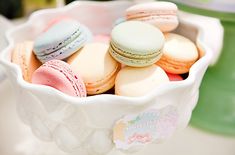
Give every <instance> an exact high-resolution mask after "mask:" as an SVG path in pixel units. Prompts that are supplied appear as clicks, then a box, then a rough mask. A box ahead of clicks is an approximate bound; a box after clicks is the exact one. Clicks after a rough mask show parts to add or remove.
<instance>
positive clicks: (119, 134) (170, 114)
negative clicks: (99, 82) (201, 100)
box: [113, 106, 178, 150]
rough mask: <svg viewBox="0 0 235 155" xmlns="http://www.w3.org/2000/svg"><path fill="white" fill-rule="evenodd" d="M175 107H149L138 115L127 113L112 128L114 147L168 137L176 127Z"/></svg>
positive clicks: (125, 148)
mask: <svg viewBox="0 0 235 155" xmlns="http://www.w3.org/2000/svg"><path fill="white" fill-rule="evenodd" d="M177 120H178V113H177V109H176V107H173V106H168V107H166V108H164V109H160V110H159V109H149V110H146V111H145V112H142V113H140V114H138V115H127V116H125V117H124V118H123V119H121V120H119V121H118V122H117V123H116V124H115V126H114V128H113V141H114V143H115V145H116V148H118V149H123V150H127V149H129V148H131V147H133V146H139V145H145V144H148V143H151V142H157V141H159V140H162V139H164V138H167V137H169V136H170V135H171V134H172V133H173V132H174V131H175V129H176V125H177Z"/></svg>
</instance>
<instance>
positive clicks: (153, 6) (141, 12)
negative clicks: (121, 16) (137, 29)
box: [126, 1, 179, 32]
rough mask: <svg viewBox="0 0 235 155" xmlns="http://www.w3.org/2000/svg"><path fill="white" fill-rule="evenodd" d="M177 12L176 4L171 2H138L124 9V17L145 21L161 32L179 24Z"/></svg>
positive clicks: (172, 28)
mask: <svg viewBox="0 0 235 155" xmlns="http://www.w3.org/2000/svg"><path fill="white" fill-rule="evenodd" d="M177 12H178V8H177V6H176V5H175V4H174V3H171V2H161V1H158V2H149V3H140V4H136V5H134V6H131V7H130V8H128V9H127V10H126V19H127V20H138V21H143V22H147V23H149V24H152V25H154V26H156V27H158V28H159V29H160V30H161V31H162V32H169V31H172V30H174V29H175V28H176V27H177V26H178V24H179V21H178V18H177Z"/></svg>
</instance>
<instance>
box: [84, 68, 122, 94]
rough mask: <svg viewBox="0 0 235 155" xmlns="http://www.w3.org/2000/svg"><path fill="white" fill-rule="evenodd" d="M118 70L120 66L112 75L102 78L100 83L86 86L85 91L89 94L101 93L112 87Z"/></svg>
mask: <svg viewBox="0 0 235 155" xmlns="http://www.w3.org/2000/svg"><path fill="white" fill-rule="evenodd" d="M119 70H120V68H118V69H117V70H116V72H115V73H114V75H113V76H112V77H110V78H107V79H105V80H103V82H100V84H97V85H96V86H87V87H86V89H87V93H88V94H91V95H95V94H101V93H104V92H106V91H108V90H109V89H111V88H113V86H114V84H115V79H116V75H117V73H118V71H119Z"/></svg>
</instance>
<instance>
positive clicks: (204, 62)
mask: <svg viewBox="0 0 235 155" xmlns="http://www.w3.org/2000/svg"><path fill="white" fill-rule="evenodd" d="M123 2H124V3H129V2H125V1H123ZM82 3H83V4H85V3H87V4H88V3H89V4H91V5H94V4H98V3H103V4H104V3H106V4H107V5H109V3H110V4H111V3H112V4H115V3H122V2H118V1H115V2H85V1H82V2H79V1H77V2H73V3H70V4H69V5H67V6H64V7H61V8H53V9H44V10H39V11H36V12H34V13H32V15H31V16H30V17H29V19H28V20H27V21H26V22H25V23H23V24H21V25H19V26H16V27H14V28H13V29H11V30H9V31H7V33H6V37H7V40H8V42H9V44H8V46H7V47H6V48H5V49H3V51H2V53H1V54H0V62H2V63H3V64H5V65H6V66H8V67H9V68H11V69H12V70H13V71H14V72H16V74H17V79H16V80H17V83H18V84H19V85H20V86H21V87H23V88H25V89H32V90H35V89H37V90H39V91H47V92H50V93H51V94H52V95H55V96H57V97H61V98H63V99H64V100H66V101H68V102H70V103H74V104H83V102H84V101H86V104H94V102H93V101H95V100H96V99H101V98H104V97H105V98H106V99H110V100H113V99H117V100H120V101H122V100H125V101H127V100H128V102H125V104H127V103H128V104H131V105H133V104H134V105H141V104H144V103H146V102H147V101H150V100H152V99H153V98H154V96H157V95H160V94H162V93H164V92H166V91H168V90H171V89H176V88H177V87H182V86H187V85H190V84H192V83H193V82H194V81H195V80H196V72H197V70H198V69H202V68H203V67H205V66H206V67H207V66H208V64H209V63H208V62H209V61H210V59H211V57H212V51H211V49H210V48H208V47H207V45H205V43H204V42H203V34H204V29H202V28H201V27H200V26H197V25H193V24H191V23H190V21H188V20H184V19H180V22H182V23H187V24H188V25H192V26H193V27H196V28H197V30H198V36H197V38H196V44H197V45H200V47H201V48H202V49H203V51H204V52H205V55H204V56H203V57H201V58H200V59H199V60H197V62H196V63H194V65H193V66H192V67H191V68H190V71H189V75H188V77H187V78H186V79H185V80H183V81H173V82H169V83H165V84H162V85H160V86H158V87H157V88H155V89H154V90H152V91H151V92H150V93H149V94H147V95H144V96H139V97H126V96H118V95H114V94H101V95H94V96H89V97H83V98H78V97H73V96H69V95H67V94H64V93H62V92H60V91H59V90H56V89H54V88H51V87H49V86H42V85H36V84H32V83H28V82H26V81H25V80H24V79H23V77H22V72H21V69H20V67H19V66H18V65H16V64H13V63H12V62H10V61H9V60H5V57H6V54H7V52H8V51H9V50H10V49H12V48H13V47H14V39H13V38H12V37H11V35H12V34H14V33H15V32H17V31H19V30H20V29H22V28H24V27H27V26H29V25H31V24H32V19H33V18H36V17H37V16H39V15H40V14H44V15H46V14H48V13H51V12H53V13H54V12H57V11H58V12H59V11H61V12H65V11H68V10H70V9H71V8H74V7H77V6H78V5H81V4H82ZM111 104H112V102H111Z"/></svg>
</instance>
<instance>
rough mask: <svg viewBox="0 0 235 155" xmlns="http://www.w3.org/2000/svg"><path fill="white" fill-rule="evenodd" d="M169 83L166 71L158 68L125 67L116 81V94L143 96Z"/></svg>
mask: <svg viewBox="0 0 235 155" xmlns="http://www.w3.org/2000/svg"><path fill="white" fill-rule="evenodd" d="M167 82H169V78H168V76H167V74H166V73H165V71H164V70H163V69H162V68H161V67H159V66H157V65H151V66H148V67H142V68H134V67H128V66H127V67H124V68H123V69H121V71H120V72H119V73H118V75H117V77H116V80H115V94H117V95H121V96H133V97H134V96H143V95H146V94H148V93H149V92H151V91H153V90H154V89H156V87H157V86H159V85H160V84H163V83H167Z"/></svg>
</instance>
